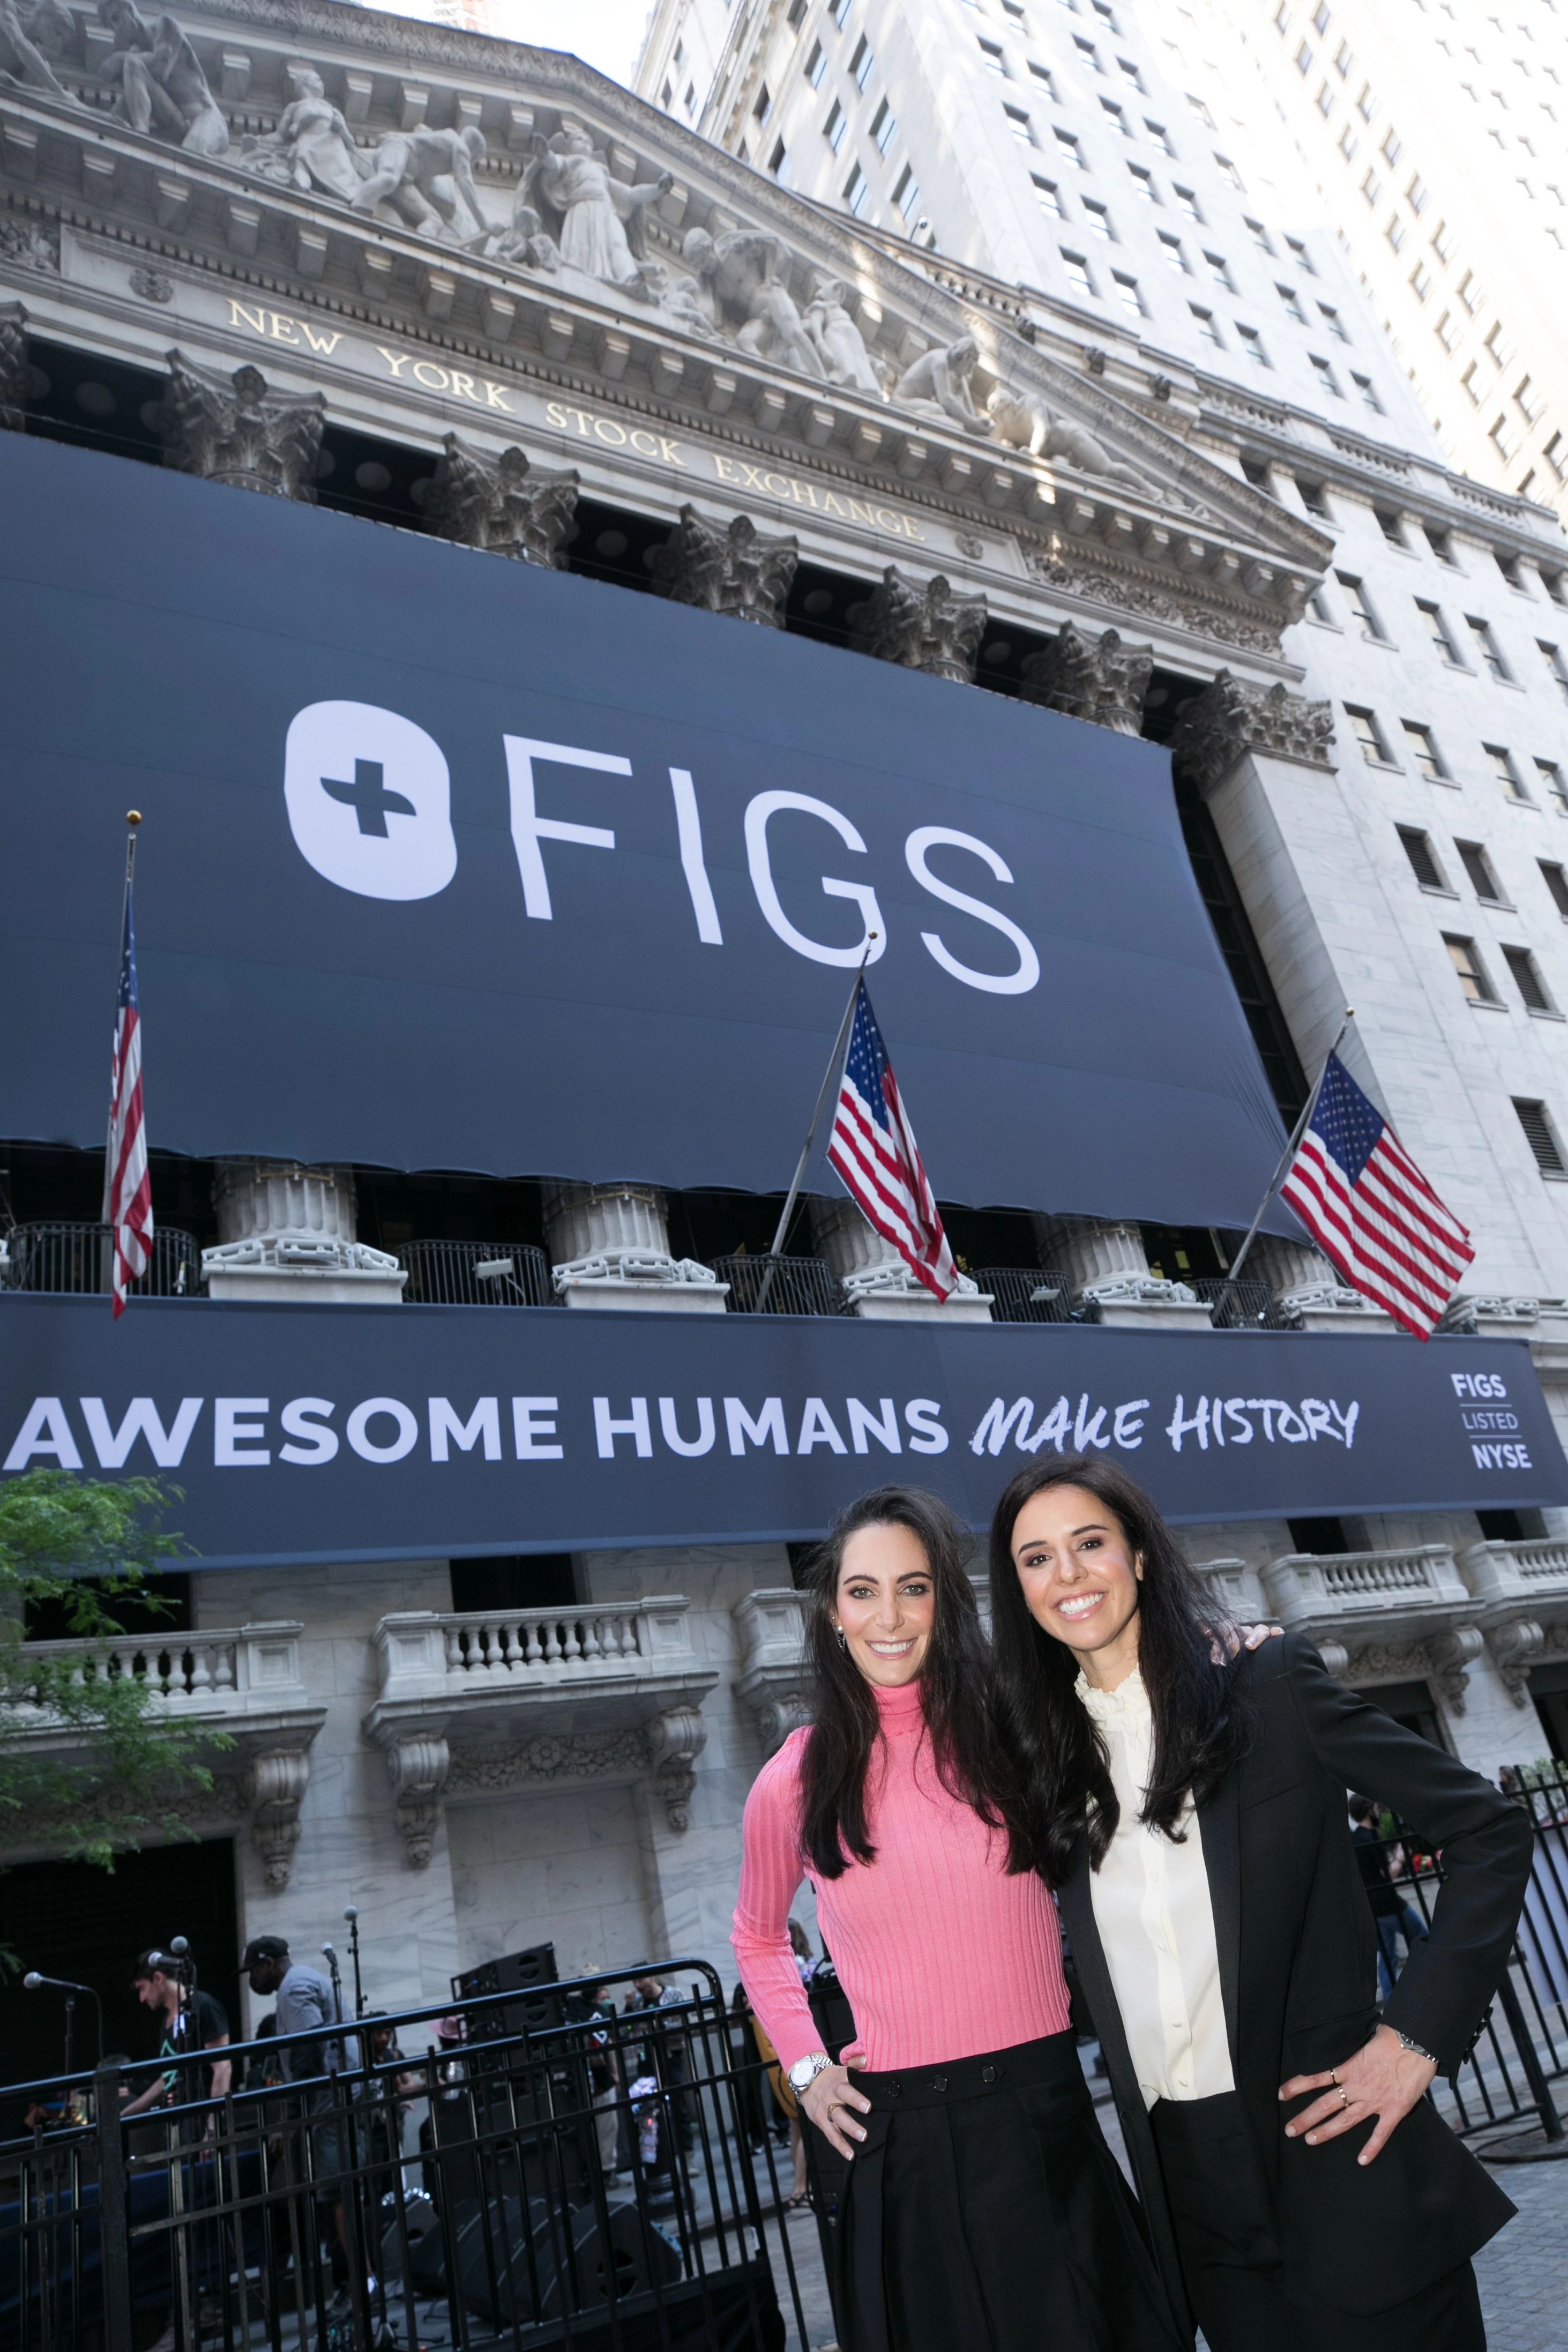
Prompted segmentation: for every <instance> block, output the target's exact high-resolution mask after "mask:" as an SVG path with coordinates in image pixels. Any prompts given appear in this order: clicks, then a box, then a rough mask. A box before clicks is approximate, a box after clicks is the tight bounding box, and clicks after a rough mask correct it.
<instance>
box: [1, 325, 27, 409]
mask: <svg viewBox="0 0 1568 2352" xmlns="http://www.w3.org/2000/svg"><path fill="white" fill-rule="evenodd" d="M31 374H32V370H31V368H29V366H28V365H27V314H26V310H23V308H22V305H21V304H20V302H7V303H5V305H4V306H3V307H0V432H5V433H20V431H21V430H22V421H23V420H22V410H23V408H24V406H25V405H26V399H27V387H28V379H29V378H30V376H31Z"/></svg>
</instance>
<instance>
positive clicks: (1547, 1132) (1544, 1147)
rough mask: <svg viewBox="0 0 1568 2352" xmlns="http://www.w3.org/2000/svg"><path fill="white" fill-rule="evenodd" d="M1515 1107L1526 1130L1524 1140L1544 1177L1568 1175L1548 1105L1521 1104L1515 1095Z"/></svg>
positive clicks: (1537, 1103) (1567, 1166)
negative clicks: (1548, 1112)
mask: <svg viewBox="0 0 1568 2352" xmlns="http://www.w3.org/2000/svg"><path fill="white" fill-rule="evenodd" d="M1513 1107H1514V1109H1515V1110H1516V1111H1517V1113H1518V1114H1519V1123H1520V1125H1521V1127H1522V1128H1523V1129H1524V1139H1525V1141H1526V1142H1527V1143H1528V1144H1529V1146H1530V1148H1531V1151H1533V1152H1534V1154H1535V1164H1536V1166H1537V1168H1539V1169H1540V1171H1541V1172H1542V1175H1543V1176H1565V1175H1568V1164H1565V1163H1564V1161H1563V1147H1562V1145H1561V1144H1560V1143H1559V1142H1558V1140H1557V1136H1556V1132H1555V1130H1554V1129H1553V1127H1552V1121H1551V1119H1550V1118H1548V1116H1547V1111H1546V1105H1545V1104H1544V1103H1543V1102H1521V1100H1520V1098H1519V1097H1518V1096H1517V1095H1515V1096H1514V1097H1513Z"/></svg>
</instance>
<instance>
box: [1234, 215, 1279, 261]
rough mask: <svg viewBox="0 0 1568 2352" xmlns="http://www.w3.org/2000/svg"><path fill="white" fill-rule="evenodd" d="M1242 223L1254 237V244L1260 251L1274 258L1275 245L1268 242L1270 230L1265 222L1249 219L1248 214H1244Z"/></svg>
mask: <svg viewBox="0 0 1568 2352" xmlns="http://www.w3.org/2000/svg"><path fill="white" fill-rule="evenodd" d="M1241 225H1242V226H1243V228H1245V229H1246V231H1247V235H1248V236H1249V237H1250V238H1251V239H1252V242H1253V244H1254V245H1255V246H1256V247H1258V251H1259V253H1266V254H1268V257H1269V259H1270V260H1272V259H1273V257H1274V247H1272V246H1271V245H1270V244H1269V242H1268V230H1267V229H1266V228H1265V227H1264V226H1263V223H1262V222H1261V221H1255V220H1249V219H1248V218H1247V215H1245V214H1243V215H1242V223H1241Z"/></svg>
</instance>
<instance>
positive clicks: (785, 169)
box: [768, 139, 789, 188]
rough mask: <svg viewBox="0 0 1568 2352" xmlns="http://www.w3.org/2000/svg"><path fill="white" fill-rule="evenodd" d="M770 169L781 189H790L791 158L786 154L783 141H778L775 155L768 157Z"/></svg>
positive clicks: (774, 150)
mask: <svg viewBox="0 0 1568 2352" xmlns="http://www.w3.org/2000/svg"><path fill="white" fill-rule="evenodd" d="M768 169H769V171H770V172H771V173H773V177H774V179H775V180H776V181H777V182H778V184H779V185H780V187H781V188H787V187H788V185H789V157H788V155H787V154H786V153H785V152H784V141H783V140H782V139H781V140H779V141H778V142H777V144H776V145H775V146H774V148H773V153H772V154H771V155H770V156H769V157H768Z"/></svg>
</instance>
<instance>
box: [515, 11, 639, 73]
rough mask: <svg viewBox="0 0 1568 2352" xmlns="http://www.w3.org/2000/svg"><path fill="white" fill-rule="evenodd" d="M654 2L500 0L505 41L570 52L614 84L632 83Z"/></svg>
mask: <svg viewBox="0 0 1568 2352" xmlns="http://www.w3.org/2000/svg"><path fill="white" fill-rule="evenodd" d="M649 7H650V0H502V5H501V6H500V9H499V10H498V12H497V13H498V15H499V16H500V17H501V18H502V20H503V22H504V24H505V27H506V37H507V38H509V39H510V40H514V41H527V42H529V43H531V45H532V46H533V47H537V48H542V49H571V50H573V51H574V52H575V54H576V55H577V56H578V57H580V58H583V60H584V63H585V64H587V65H591V66H597V67H598V68H599V71H600V72H601V73H606V74H609V75H611V76H612V77H613V78H614V79H615V80H616V81H622V82H629V81H630V80H631V78H632V68H633V67H634V66H635V65H636V63H637V51H638V49H639V48H640V47H642V37H643V31H644V28H645V26H647V20H648V14H649Z"/></svg>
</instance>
